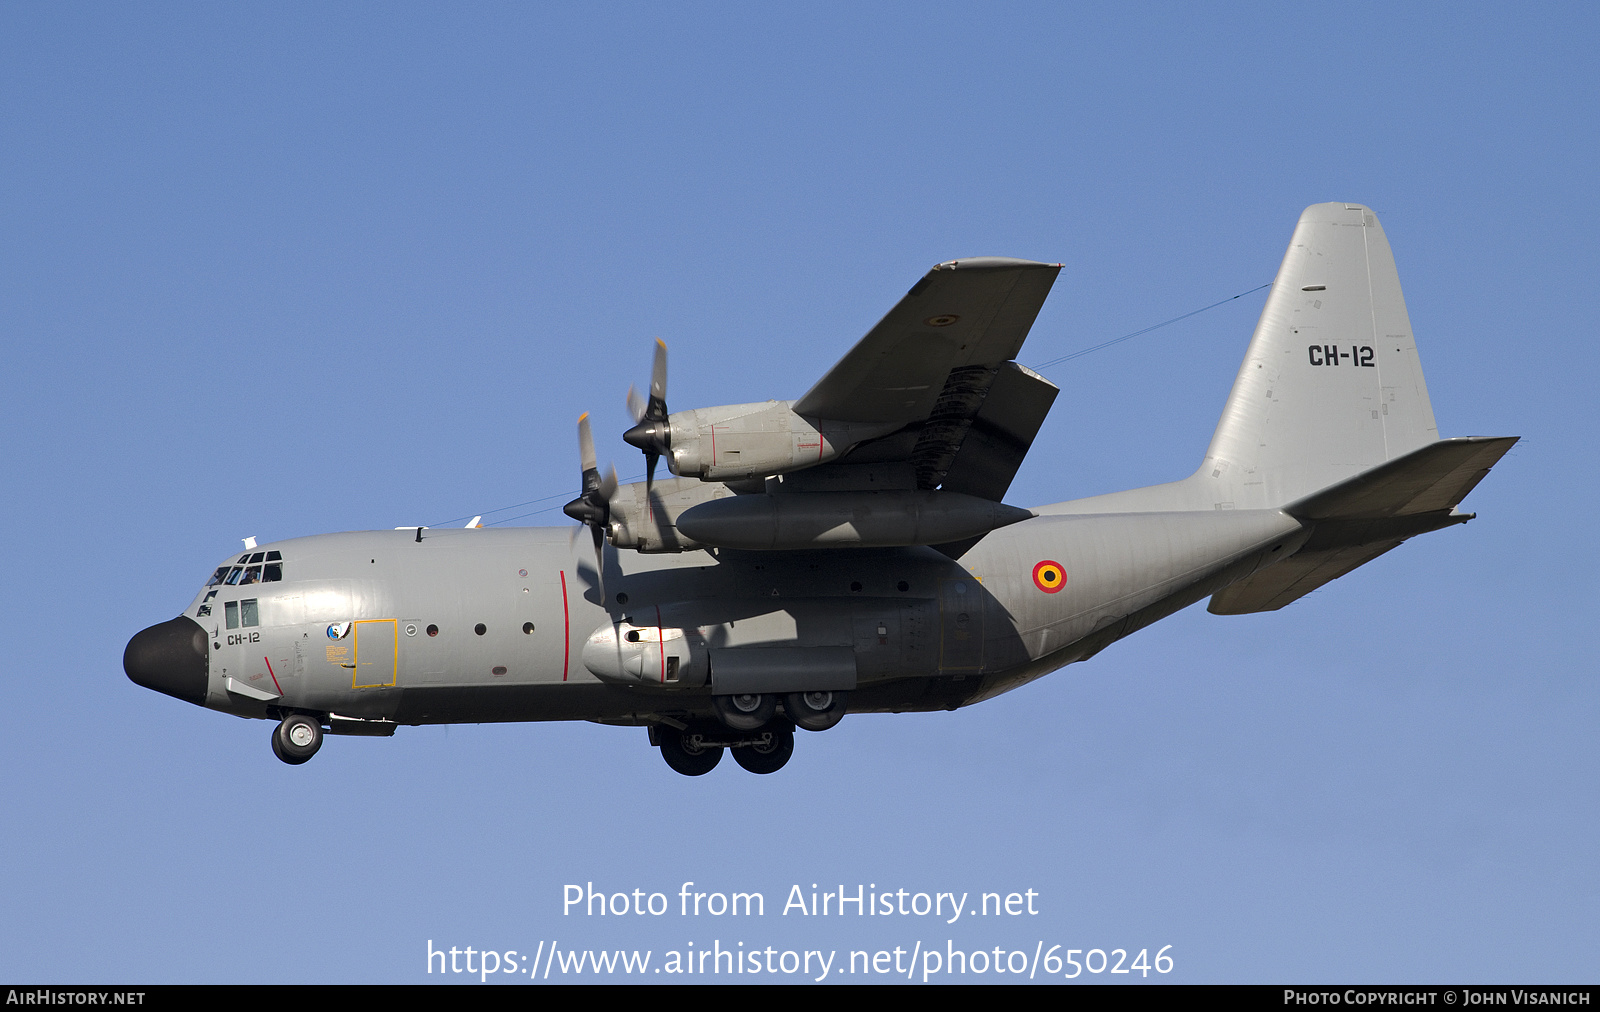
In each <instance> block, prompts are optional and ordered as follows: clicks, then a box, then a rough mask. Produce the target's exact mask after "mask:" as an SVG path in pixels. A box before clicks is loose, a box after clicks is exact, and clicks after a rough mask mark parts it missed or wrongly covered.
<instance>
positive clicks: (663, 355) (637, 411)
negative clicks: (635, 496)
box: [622, 337, 672, 488]
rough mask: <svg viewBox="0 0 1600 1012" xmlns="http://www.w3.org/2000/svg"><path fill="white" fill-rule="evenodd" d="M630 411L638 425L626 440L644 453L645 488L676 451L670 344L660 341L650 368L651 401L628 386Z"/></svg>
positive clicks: (653, 480) (623, 436)
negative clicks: (665, 457) (662, 460)
mask: <svg viewBox="0 0 1600 1012" xmlns="http://www.w3.org/2000/svg"><path fill="white" fill-rule="evenodd" d="M628 411H629V412H631V413H632V415H633V420H634V421H635V422H637V423H638V424H637V425H635V426H634V427H633V428H631V429H629V430H628V431H627V432H624V433H623V434H622V438H623V441H624V442H626V443H628V445H630V446H637V447H638V448H639V449H641V450H643V451H644V462H645V479H644V480H645V487H646V488H648V487H649V486H650V485H651V484H653V483H654V482H655V479H656V461H657V460H659V459H660V458H661V457H662V456H663V455H664V454H668V453H671V452H672V426H671V425H669V424H668V423H667V344H666V342H665V341H663V340H661V339H660V338H659V337H658V338H656V358H655V362H654V364H653V365H652V366H651V369H650V399H649V400H648V401H644V400H642V399H641V398H640V397H639V392H638V391H637V390H635V389H634V388H633V387H631V386H630V387H628Z"/></svg>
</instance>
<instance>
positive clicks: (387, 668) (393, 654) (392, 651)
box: [351, 618, 400, 689]
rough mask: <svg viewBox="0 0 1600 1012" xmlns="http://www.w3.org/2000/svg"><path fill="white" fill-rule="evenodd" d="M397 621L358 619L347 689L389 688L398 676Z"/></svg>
mask: <svg viewBox="0 0 1600 1012" xmlns="http://www.w3.org/2000/svg"><path fill="white" fill-rule="evenodd" d="M399 625H400V622H399V620H398V619H392V618H384V619H362V620H360V621H357V622H356V623H355V630H354V632H352V633H351V635H352V636H353V637H354V639H355V651H356V656H355V676H354V679H353V680H352V681H351V687H352V688H356V689H372V688H378V687H380V686H388V685H393V684H395V682H396V680H397V679H396V675H397V674H398V673H399V670H400V665H399V653H398V647H399V643H398V639H399Z"/></svg>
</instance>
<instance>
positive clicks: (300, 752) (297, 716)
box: [272, 713, 322, 766]
mask: <svg viewBox="0 0 1600 1012" xmlns="http://www.w3.org/2000/svg"><path fill="white" fill-rule="evenodd" d="M321 747H322V723H321V722H320V721H318V720H317V719H316V718H315V717H308V716H306V715H305V714H303V713H291V714H289V716H287V717H285V718H283V723H281V724H279V725H278V726H277V727H275V728H273V729H272V754H273V755H275V756H277V757H278V758H279V759H282V760H283V761H284V762H286V763H288V764H289V765H291V766H298V765H300V764H301V763H303V762H306V761H307V760H309V759H310V758H311V757H312V756H314V755H316V754H317V749H319V748H321Z"/></svg>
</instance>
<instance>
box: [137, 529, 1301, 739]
mask: <svg viewBox="0 0 1600 1012" xmlns="http://www.w3.org/2000/svg"><path fill="white" fill-rule="evenodd" d="M1045 509H1046V512H1047V515H1042V516H1038V517H1036V518H1034V519H1032V520H1027V521H1024V522H1022V523H1019V524H1016V525H1013V526H1011V527H1007V528H1004V529H1002V530H999V531H995V532H994V533H992V534H990V535H989V536H988V537H986V538H984V539H983V540H982V541H981V542H980V543H979V544H978V545H977V546H975V547H974V548H972V549H971V550H970V551H968V552H967V553H966V554H964V555H963V556H962V557H961V558H960V559H959V560H952V559H950V558H948V557H947V556H945V555H943V554H941V553H939V552H937V551H935V550H933V549H931V548H906V549H884V550H870V549H861V550H854V551H851V550H844V551H840V550H833V551H816V552H797V551H769V552H755V551H749V552H737V551H730V550H718V551H715V552H707V551H691V552H684V553H678V554H661V555H646V554H639V553H636V552H631V551H620V552H619V551H615V550H613V549H610V548H609V547H608V548H607V550H606V552H605V556H604V557H605V567H606V571H605V573H604V574H603V575H604V579H603V581H602V580H601V579H600V578H599V576H600V574H597V573H596V572H595V557H594V555H593V554H592V551H591V546H590V545H589V539H588V537H587V536H580V537H578V538H573V537H572V532H571V529H569V528H509V529H424V530H422V531H421V532H420V537H419V532H418V531H416V530H414V529H402V530H394V531H366V532H353V533H344V534H327V535H320V536H315V537H306V538H295V539H291V540H286V541H281V542H275V543H273V544H270V545H262V546H260V547H259V548H256V549H252V550H251V551H248V552H245V553H242V554H241V555H239V556H235V557H232V558H230V559H229V560H228V561H226V562H224V563H223V564H222V565H221V566H219V567H218V569H217V571H216V576H214V577H213V581H212V583H211V584H210V585H208V586H207V587H206V588H204V589H202V591H201V592H200V593H199V594H198V595H197V596H196V597H195V599H194V601H193V602H192V603H191V604H190V605H189V607H188V608H186V609H184V611H183V614H182V615H181V616H180V617H179V619H176V620H174V621H173V622H170V623H164V624H163V625H160V626H155V627H152V628H151V629H149V630H146V631H145V632H143V633H140V634H139V636H136V637H135V639H134V642H133V643H131V644H130V646H129V653H128V657H127V660H126V663H127V666H128V671H129V675H130V677H133V679H134V680H135V681H136V682H139V683H140V684H144V685H148V686H149V687H151V688H155V689H158V690H160V691H163V692H168V693H169V694H171V695H176V696H179V697H180V698H185V699H188V700H189V701H191V702H196V703H200V704H201V705H204V706H207V707H210V708H212V709H217V710H222V711H225V712H228V713H233V714H236V715H239V716H244V717H263V718H265V717H273V718H276V717H279V716H281V715H283V714H285V713H292V712H305V713H319V714H323V715H328V714H334V715H339V716H342V717H346V718H358V719H365V720H372V721H381V722H384V723H388V722H393V723H394V724H433V723H467V722H489V721H527V720H574V719H583V720H594V721H601V722H606V723H628V724H632V723H649V722H651V721H652V720H656V719H659V718H661V717H667V718H669V719H678V720H683V719H693V718H698V717H705V716H708V715H710V714H711V713H712V698H711V697H712V684H711V679H710V678H709V677H708V676H707V673H706V671H705V670H703V668H704V667H705V665H704V664H699V665H697V664H696V663H695V662H693V661H691V660H690V659H689V658H688V655H687V654H686V655H685V657H684V666H683V668H682V669H681V671H680V670H679V669H678V668H677V666H676V661H677V658H672V660H673V661H674V665H673V670H672V672H671V674H672V675H673V676H674V677H672V678H670V679H669V678H668V674H669V672H668V664H667V661H668V660H669V658H668V657H667V656H666V655H667V652H668V649H667V648H668V642H669V640H671V637H673V636H674V635H680V634H681V631H682V630H685V629H687V630H688V631H689V632H688V635H689V637H690V639H691V640H695V641H696V642H698V643H700V644H701V646H702V647H711V648H718V649H723V650H729V649H732V650H739V649H741V648H751V649H754V650H760V649H764V648H780V649H785V650H790V651H800V652H801V653H802V654H804V653H805V652H807V651H810V652H813V653H816V655H817V656H819V657H820V656H832V657H838V656H846V655H844V654H842V653H841V651H842V650H844V649H846V648H847V649H848V652H849V654H848V656H850V657H853V661H854V677H855V684H854V686H853V689H854V691H853V692H852V693H851V696H850V705H849V709H850V710H851V711H852V712H863V711H909V710H930V709H954V708H956V707H959V706H963V705H966V704H969V703H973V702H977V701H979V700H982V699H986V698H989V697H991V696H994V695H997V694H999V693H1001V692H1004V691H1007V690H1008V689H1011V688H1014V687H1016V686H1018V685H1020V684H1022V683H1024V682H1026V681H1028V680H1030V679H1032V678H1035V677H1038V676H1039V675H1041V674H1044V673H1046V672H1048V671H1050V670H1053V669H1055V668H1058V667H1060V666H1062V665H1064V664H1067V663H1070V662H1072V661H1075V660H1082V659H1084V658H1086V657H1088V656H1090V655H1092V654H1093V653H1094V652H1096V651H1098V650H1099V649H1101V648H1102V647H1104V646H1105V645H1106V644H1108V643H1110V642H1112V641H1114V640H1116V639H1118V638H1120V637H1121V636H1124V635H1127V634H1128V633H1130V632H1132V631H1134V630H1135V629H1138V628H1140V627H1142V626H1144V625H1147V624H1149V623H1150V622H1152V621H1154V620H1156V619H1158V618H1161V617H1163V616H1164V615H1167V614H1170V613H1172V612H1173V611H1176V610H1178V609H1179V608H1181V607H1184V606H1186V605H1188V604H1190V603H1193V602H1194V601H1197V600H1200V599H1201V598H1203V597H1205V596H1206V595H1208V594H1210V593H1213V592H1214V591H1215V590H1217V589H1219V588H1220V587H1221V586H1225V585H1226V584H1227V583H1229V582H1232V581H1233V580H1236V579H1239V578H1241V577H1242V576H1244V575H1248V573H1250V572H1252V571H1253V570H1255V569H1256V568H1259V567H1260V566H1262V565H1266V564H1270V563H1271V562H1273V561H1276V559H1277V558H1282V557H1283V556H1284V555H1286V554H1288V553H1291V552H1293V550H1294V549H1295V548H1296V547H1298V544H1299V543H1300V541H1301V540H1303V538H1304V537H1305V532H1304V531H1303V529H1302V527H1301V525H1300V524H1299V523H1298V522H1297V521H1295V520H1294V519H1293V518H1291V517H1289V516H1287V515H1286V514H1284V513H1282V512H1281V511H1277V510H1238V511H1223V510H1216V511H1204V512H1201V511H1196V512H1155V513H1124V514H1092V513H1091V514H1073V513H1070V512H1066V513H1062V512H1055V513H1050V512H1049V510H1050V508H1048V507H1047V508H1045ZM1280 553H1281V554H1280ZM269 558H270V561H268V560H269ZM273 567H276V568H273ZM602 585H603V587H604V591H605V594H606V599H605V600H604V601H602V599H601V596H600V588H601V586H602ZM624 630H636V631H634V632H631V633H624V632H623V631H624ZM196 632H200V633H203V637H202V636H196V635H195V633H196ZM641 634H642V635H641ZM141 637H142V638H144V639H143V640H142V641H141ZM641 638H642V640H643V642H642V643H633V642H628V640H630V639H641ZM201 646H203V648H204V652H203V656H196V657H195V658H194V659H193V660H192V661H191V660H190V659H189V656H188V652H189V651H191V650H193V651H198V649H199V648H200V647H201ZM600 646H603V647H605V650H606V651H612V652H617V653H618V654H619V656H618V657H615V658H612V657H610V656H609V654H607V655H606V656H601V657H600V659H599V660H598V661H597V660H596V656H597V649H598V647H600ZM652 649H653V650H654V652H651V651H652ZM625 651H634V652H641V651H642V653H637V655H629V656H621V652H625ZM830 651H831V653H830ZM600 652H601V653H605V651H600ZM739 656H760V655H757V654H742V655H739ZM178 657H181V658H182V663H183V664H186V665H188V667H186V668H185V669H184V672H185V673H184V674H183V676H182V677H181V678H179V677H178V675H177V674H176V672H177V670H178V668H177V666H175V662H174V658H178ZM630 662H631V666H630ZM657 666H659V668H660V671H659V672H657V670H656V668H657ZM597 672H599V673H598V674H597ZM658 674H659V677H657V675H658ZM602 676H604V677H602ZM391 726H392V725H391Z"/></svg>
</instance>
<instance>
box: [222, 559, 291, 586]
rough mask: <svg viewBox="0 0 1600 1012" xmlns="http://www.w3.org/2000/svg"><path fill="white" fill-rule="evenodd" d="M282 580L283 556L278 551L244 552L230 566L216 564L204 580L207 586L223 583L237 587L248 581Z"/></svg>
mask: <svg viewBox="0 0 1600 1012" xmlns="http://www.w3.org/2000/svg"><path fill="white" fill-rule="evenodd" d="M282 580H283V556H282V555H281V554H280V553H278V552H246V553H245V554H244V555H241V556H239V561H238V562H236V563H234V564H233V565H231V566H218V567H217V571H216V572H215V573H212V574H211V579H209V580H207V581H206V586H207V587H215V586H217V585H218V584H223V585H226V586H229V587H239V586H243V585H245V584H250V583H280V582H282Z"/></svg>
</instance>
